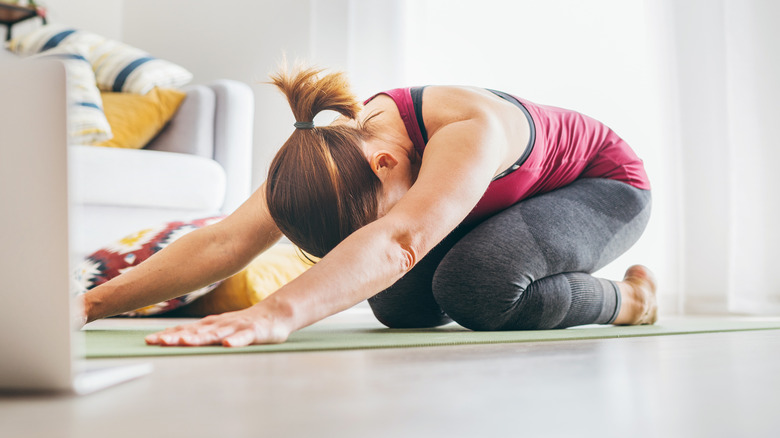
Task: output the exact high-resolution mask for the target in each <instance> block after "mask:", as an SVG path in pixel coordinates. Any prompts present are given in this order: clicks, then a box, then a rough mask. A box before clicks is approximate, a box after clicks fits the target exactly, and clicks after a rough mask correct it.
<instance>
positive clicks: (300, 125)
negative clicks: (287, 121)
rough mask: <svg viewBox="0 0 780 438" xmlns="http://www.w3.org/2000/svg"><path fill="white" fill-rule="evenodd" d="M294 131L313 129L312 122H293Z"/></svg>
mask: <svg viewBox="0 0 780 438" xmlns="http://www.w3.org/2000/svg"><path fill="white" fill-rule="evenodd" d="M293 126H295V129H314V122H295V123H293Z"/></svg>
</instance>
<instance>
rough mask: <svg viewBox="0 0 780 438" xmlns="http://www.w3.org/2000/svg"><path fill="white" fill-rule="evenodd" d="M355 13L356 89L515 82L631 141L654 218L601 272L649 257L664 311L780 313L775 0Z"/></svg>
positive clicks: (475, 5) (595, 1)
mask: <svg viewBox="0 0 780 438" xmlns="http://www.w3.org/2000/svg"><path fill="white" fill-rule="evenodd" d="M314 1H316V0H314ZM347 9H348V15H349V19H348V21H349V23H350V24H349V31H348V34H349V36H348V37H347V38H348V40H349V44H348V47H349V51H348V60H347V62H346V63H347V69H348V71H350V72H351V73H352V76H353V81H354V82H355V83H356V84H357V85H358V90H359V91H360V92H361V93H369V92H375V91H378V90H380V89H383V88H387V87H392V86H404V85H419V84H434V83H457V84H472V85H480V86H487V87H493V88H498V89H504V90H505V91H508V92H513V93H517V94H519V95H521V96H524V97H526V98H528V99H531V100H534V101H537V102H539V103H545V104H551V105H557V106H563V107H568V108H572V109H577V110H579V111H582V112H584V113H586V114H589V115H591V116H593V117H596V118H597V119H600V120H601V121H603V122H605V123H606V124H608V125H609V126H610V127H612V128H613V129H614V130H615V131H616V132H618V134H620V135H621V136H622V137H623V138H625V139H626V140H627V141H628V142H629V144H631V145H632V146H633V147H634V149H635V150H636V151H637V153H638V154H639V155H640V156H641V157H642V158H643V159H644V161H645V164H646V167H647V169H648V173H649V174H650V178H651V181H652V184H653V189H654V213H653V218H652V219H651V222H650V225H649V226H648V229H647V231H646V232H645V235H644V236H643V238H642V239H641V240H640V242H639V243H638V244H637V245H636V246H635V248H633V249H632V250H631V251H629V253H628V254H626V255H625V256H624V257H621V258H620V259H619V260H617V261H616V262H615V263H613V264H611V265H610V266H608V267H607V268H605V269H604V270H603V271H602V272H600V273H599V274H601V275H603V276H605V277H608V278H618V277H620V276H622V271H623V270H624V269H625V267H626V266H627V265H628V264H631V263H637V262H639V263H644V264H647V265H649V266H651V267H652V268H653V269H654V270H655V271H656V274H657V275H658V277H659V281H660V284H661V288H660V291H659V294H660V299H661V305H662V311H663V312H666V313H676V312H691V313H724V312H728V311H732V312H741V313H777V314H780V301H778V300H779V299H780V286H779V285H777V284H775V283H774V282H773V277H774V276H773V271H774V270H775V268H774V266H773V264H774V262H775V260H777V257H775V256H774V254H773V252H774V249H775V248H777V247H778V246H779V244H780V230H778V229H775V226H774V223H773V222H774V218H775V217H776V216H777V214H778V213H780V198H779V197H778V190H779V189H778V188H777V187H778V183H780V173H778V172H773V170H774V169H773V168H772V166H773V163H775V162H777V160H776V159H774V158H776V157H777V156H778V155H780V152H779V151H778V150H779V148H777V147H775V145H774V144H773V143H774V142H775V141H777V140H775V139H778V138H780V135H779V134H780V132H778V131H780V128H778V126H780V125H778V124H777V123H775V122H774V121H775V120H780V112H779V109H778V108H779V106H778V104H777V102H780V87H779V86H778V85H777V84H776V83H775V81H776V79H777V78H778V77H780V74H778V73H780V50H778V48H779V47H778V42H779V41H780V31H776V30H774V26H773V23H772V20H773V19H774V18H776V17H778V16H780V3H778V2H773V1H771V0H766V1H760V0H683V1H679V0H590V1H588V2H582V1H579V0H549V1H545V2H539V1H535V0H513V1H510V0H503V1H502V0H480V1H476V0H407V1H397V2H386V1H382V0H348V7H347Z"/></svg>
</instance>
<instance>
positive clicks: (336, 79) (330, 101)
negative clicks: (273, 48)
mask: <svg viewBox="0 0 780 438" xmlns="http://www.w3.org/2000/svg"><path fill="white" fill-rule="evenodd" d="M323 71H324V70H323V69H318V68H313V67H309V68H305V67H300V66H299V67H296V68H295V69H294V70H293V71H292V72H289V71H288V70H287V67H282V68H281V69H280V70H279V71H278V72H276V73H274V74H272V75H271V83H272V84H274V85H276V86H277V87H278V88H279V89H280V90H281V91H282V93H284V95H285V96H286V97H287V101H288V102H289V103H290V108H291V109H292V113H293V116H295V121H296V122H312V121H313V120H314V116H316V115H317V114H319V113H320V112H321V111H325V110H333V111H337V112H338V113H340V114H341V115H343V116H346V117H349V118H350V119H354V118H355V117H357V114H358V113H359V112H360V109H361V105H360V103H359V102H358V100H357V98H355V95H354V94H352V92H351V91H350V89H349V83H348V82H347V78H346V76H345V75H344V73H341V72H336V73H330V74H327V75H325V76H323V77H322V78H320V77H319V74H320V73H322V72H323Z"/></svg>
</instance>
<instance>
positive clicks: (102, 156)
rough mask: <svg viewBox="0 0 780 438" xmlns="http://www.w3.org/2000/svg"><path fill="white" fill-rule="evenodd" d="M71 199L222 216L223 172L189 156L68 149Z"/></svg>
mask: <svg viewBox="0 0 780 438" xmlns="http://www.w3.org/2000/svg"><path fill="white" fill-rule="evenodd" d="M68 159H69V163H70V175H71V180H70V183H71V199H72V202H74V203H78V204H100V205H113V206H124V207H146V208H171V209H189V210H214V211H218V210H219V209H220V208H221V206H222V204H223V202H224V199H225V184H226V183H225V171H224V169H222V166H220V165H219V164H218V163H217V162H216V161H214V160H211V159H208V158H204V157H197V156H193V155H188V154H177V153H173V152H160V151H149V150H144V149H139V150H136V149H117V148H102V147H94V146H70V147H69V156H68Z"/></svg>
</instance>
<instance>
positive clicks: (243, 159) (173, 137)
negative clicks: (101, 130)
mask: <svg viewBox="0 0 780 438" xmlns="http://www.w3.org/2000/svg"><path fill="white" fill-rule="evenodd" d="M185 91H186V92H187V97H186V98H185V99H184V101H183V103H182V105H181V107H180V108H179V109H178V111H177V113H176V114H175V115H174V117H173V118H172V119H171V121H170V123H169V124H168V125H167V126H166V127H165V128H164V129H163V131H162V132H161V133H160V134H159V135H158V136H157V137H156V138H155V139H154V140H153V141H152V142H151V143H150V144H149V145H148V146H147V147H146V148H144V149H140V150H135V149H116V148H105V147H95V146H70V147H69V165H70V175H71V177H70V193H71V212H72V213H71V248H72V251H71V252H72V255H73V257H74V258H75V259H78V258H80V257H83V256H85V255H88V254H90V253H92V252H93V251H95V250H96V249H99V248H101V247H103V246H105V245H106V244H109V243H111V242H113V241H116V240H118V239H120V238H122V237H124V236H126V235H128V234H131V233H133V232H135V231H138V230H141V229H143V228H145V227H150V226H155V225H158V224H160V223H163V222H168V221H174V220H189V219H195V218H201V217H207V216H212V215H220V214H228V213H230V212H232V211H233V210H234V209H235V208H236V207H238V206H239V205H240V204H241V203H242V202H243V201H244V200H245V199H246V198H247V197H248V196H249V194H250V190H251V161H252V126H253V118H254V98H253V95H252V90H251V89H250V88H249V86H247V85H246V84H243V83H240V82H236V81H232V80H220V81H216V82H213V83H210V84H207V85H195V86H189V87H187V88H185Z"/></svg>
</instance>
